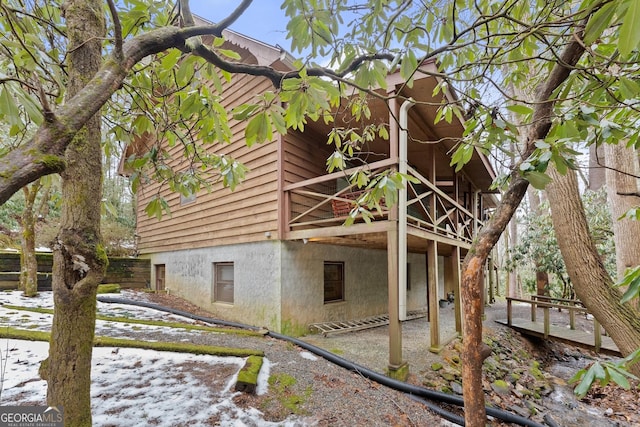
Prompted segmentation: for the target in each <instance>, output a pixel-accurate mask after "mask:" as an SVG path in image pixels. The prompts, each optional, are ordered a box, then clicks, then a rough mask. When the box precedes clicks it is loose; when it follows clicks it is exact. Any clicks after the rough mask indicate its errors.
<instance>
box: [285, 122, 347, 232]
mask: <svg viewBox="0 0 640 427" xmlns="http://www.w3.org/2000/svg"><path fill="white" fill-rule="evenodd" d="M326 141H327V137H326V136H321V135H318V134H316V133H313V132H311V131H310V130H308V129H307V130H306V131H305V133H304V134H302V133H300V132H290V133H289V134H287V135H286V137H285V141H284V143H283V149H284V164H285V170H284V181H285V185H287V184H292V183H296V182H300V181H304V180H307V179H311V178H315V177H318V176H322V175H324V174H326V173H327V169H326V162H327V158H328V157H329V156H330V155H331V153H332V152H333V148H332V147H331V146H329V145H327V142H326ZM305 190H308V191H315V192H318V193H330V194H333V192H334V191H335V189H331V190H329V189H327V188H326V185H324V184H322V185H317V186H314V187H312V188H305ZM320 201H321V199H320V198H315V197H310V196H304V195H300V194H292V195H291V208H292V212H291V217H292V218H295V217H296V216H297V215H298V214H300V213H302V212H304V211H306V210H307V209H309V208H311V207H313V206H315V205H317V204H318V203H319V202H320ZM331 216H332V213H331V204H330V203H327V204H325V205H324V206H323V207H322V208H320V209H317V210H315V211H314V212H313V213H312V214H308V215H307V216H306V217H305V218H304V219H302V220H303V221H310V220H317V219H323V218H329V217H331Z"/></svg>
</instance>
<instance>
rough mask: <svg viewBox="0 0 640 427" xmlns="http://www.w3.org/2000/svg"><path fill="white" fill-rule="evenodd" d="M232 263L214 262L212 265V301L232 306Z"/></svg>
mask: <svg viewBox="0 0 640 427" xmlns="http://www.w3.org/2000/svg"><path fill="white" fill-rule="evenodd" d="M233 276H234V275H233V263H232V262H216V263H214V264H213V277H214V280H213V301H214V302H223V303H227V304H233V288H234V280H233Z"/></svg>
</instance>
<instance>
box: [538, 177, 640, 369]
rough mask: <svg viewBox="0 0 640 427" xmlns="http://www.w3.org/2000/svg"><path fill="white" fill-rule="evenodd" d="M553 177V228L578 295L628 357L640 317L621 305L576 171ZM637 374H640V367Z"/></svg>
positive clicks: (639, 342) (637, 342)
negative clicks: (590, 222) (594, 235)
mask: <svg viewBox="0 0 640 427" xmlns="http://www.w3.org/2000/svg"><path fill="white" fill-rule="evenodd" d="M550 169H552V168H550ZM549 175H550V176H551V178H552V179H553V182H551V183H550V184H549V185H548V186H547V189H546V190H547V196H548V197H549V204H550V205H551V218H552V221H553V228H554V230H555V232H556V237H557V239H558V245H559V247H560V252H561V253H562V258H563V259H564V262H565V265H566V266H567V272H568V273H569V277H570V278H571V282H572V283H573V288H574V290H575V293H576V295H577V296H578V298H579V299H580V300H581V301H582V302H583V303H584V305H585V306H586V307H587V309H589V311H590V312H591V313H593V315H594V316H595V317H596V319H598V322H600V324H601V325H602V326H603V327H604V329H605V330H606V331H607V333H608V334H609V335H610V336H611V338H612V339H613V341H614V342H615V343H616V345H617V346H618V348H619V349H620V352H621V353H622V354H623V355H628V354H630V353H632V352H633V351H635V350H637V349H638V347H640V316H638V312H637V311H636V310H634V309H633V308H632V307H631V306H630V305H629V304H625V305H623V304H620V299H621V298H622V293H621V292H620V291H619V290H618V289H617V288H614V287H613V281H612V280H611V277H610V276H609V274H608V273H607V270H606V269H605V268H604V264H603V263H602V260H601V259H600V256H599V254H598V251H597V250H596V247H595V244H594V243H593V240H592V239H591V235H590V234H589V228H588V223H587V218H586V216H585V213H584V207H583V205H582V200H581V199H580V192H579V189H578V181H577V178H576V174H575V171H573V170H571V169H570V170H569V171H567V174H566V175H565V176H562V175H560V174H559V173H558V172H557V171H556V170H555V169H553V170H550V171H549ZM633 371H634V372H635V373H636V374H637V375H640V366H638V365H637V364H636V365H635V366H634V368H633Z"/></svg>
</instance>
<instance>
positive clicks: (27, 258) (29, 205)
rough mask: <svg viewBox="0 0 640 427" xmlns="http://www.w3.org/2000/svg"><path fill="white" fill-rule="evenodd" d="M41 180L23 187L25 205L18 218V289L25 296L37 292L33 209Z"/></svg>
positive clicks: (34, 214) (30, 295) (34, 216)
mask: <svg viewBox="0 0 640 427" xmlns="http://www.w3.org/2000/svg"><path fill="white" fill-rule="evenodd" d="M40 186H41V180H40V179H38V180H37V181H35V182H34V183H33V184H32V185H31V186H27V187H23V188H22V190H23V192H24V198H25V206H24V210H23V211H22V216H21V219H20V226H21V227H22V233H21V239H20V249H21V252H22V257H20V262H21V267H20V269H21V271H20V289H22V292H23V295H24V296H27V297H33V296H36V294H37V293H38V261H37V260H36V221H37V218H36V213H35V212H34V211H33V207H34V205H35V201H36V196H37V195H38V191H40Z"/></svg>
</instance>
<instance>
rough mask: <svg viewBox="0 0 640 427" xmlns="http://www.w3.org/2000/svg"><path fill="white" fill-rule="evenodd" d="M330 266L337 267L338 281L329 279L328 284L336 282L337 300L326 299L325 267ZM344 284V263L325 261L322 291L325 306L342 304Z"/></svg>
mask: <svg viewBox="0 0 640 427" xmlns="http://www.w3.org/2000/svg"><path fill="white" fill-rule="evenodd" d="M330 266H338V267H339V273H340V274H339V276H340V277H339V279H329V282H330V283H331V282H337V283H338V285H339V286H338V288H339V292H338V293H339V295H338V297H337V298H331V299H327V284H328V283H327V282H328V280H327V267H330ZM344 282H345V271H344V261H325V262H324V264H323V291H324V295H323V301H324V303H325V304H332V303H336V302H342V301H344V300H345V298H344V284H345V283H344ZM332 288H335V286H333V287H332Z"/></svg>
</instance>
